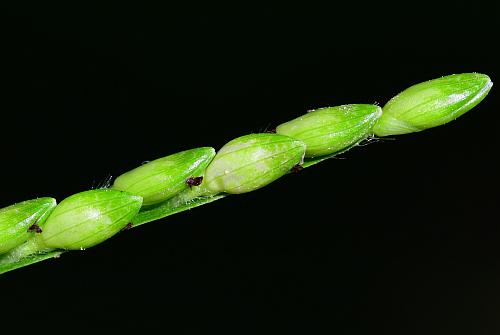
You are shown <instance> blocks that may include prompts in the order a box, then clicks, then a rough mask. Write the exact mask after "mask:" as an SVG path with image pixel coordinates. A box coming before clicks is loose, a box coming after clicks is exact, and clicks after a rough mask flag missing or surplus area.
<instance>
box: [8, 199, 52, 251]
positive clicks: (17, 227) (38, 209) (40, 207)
mask: <svg viewBox="0 0 500 335" xmlns="http://www.w3.org/2000/svg"><path fill="white" fill-rule="evenodd" d="M55 207H56V200H55V199H53V198H39V199H33V200H27V201H23V202H20V203H17V204H15V205H12V206H9V207H5V208H2V209H0V254H3V253H5V252H7V251H9V250H10V249H13V248H15V247H17V246H18V245H20V244H22V243H24V242H25V241H27V240H28V239H29V238H30V237H31V236H33V233H36V232H41V231H42V229H43V226H44V222H45V220H46V219H47V217H48V216H49V214H50V213H51V212H52V210H54V208H55ZM34 225H36V226H34ZM30 228H31V229H30Z"/></svg>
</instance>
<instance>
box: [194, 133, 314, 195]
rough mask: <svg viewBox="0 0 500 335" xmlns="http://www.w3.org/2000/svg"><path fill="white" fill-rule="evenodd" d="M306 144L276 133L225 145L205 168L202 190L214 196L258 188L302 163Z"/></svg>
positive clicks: (255, 136) (243, 138) (247, 136)
mask: <svg viewBox="0 0 500 335" xmlns="http://www.w3.org/2000/svg"><path fill="white" fill-rule="evenodd" d="M304 153H305V144H304V142H302V141H299V140H296V139H293V138H291V137H288V136H283V135H278V134H252V135H246V136H242V137H238V138H237V139H234V140H232V141H230V142H229V143H227V144H226V145H224V147H222V149H221V150H220V151H219V152H218V153H217V155H216V156H215V158H214V160H213V161H212V163H210V165H209V166H208V168H207V170H206V173H205V178H206V179H205V180H206V182H205V183H204V185H205V187H206V188H207V189H209V190H210V191H211V192H213V193H215V194H217V193H221V192H225V193H232V194H238V193H245V192H250V191H253V190H256V189H258V188H261V187H263V186H265V185H267V184H269V183H270V182H272V181H274V180H276V179H278V178H279V177H281V176H283V175H284V174H286V173H288V171H290V169H291V168H292V167H293V166H295V165H296V164H299V163H301V162H302V160H303V158H304Z"/></svg>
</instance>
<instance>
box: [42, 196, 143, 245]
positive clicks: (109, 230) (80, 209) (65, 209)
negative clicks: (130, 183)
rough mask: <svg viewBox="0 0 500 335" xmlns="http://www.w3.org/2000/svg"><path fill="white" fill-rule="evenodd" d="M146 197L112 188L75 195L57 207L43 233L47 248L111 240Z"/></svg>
mask: <svg viewBox="0 0 500 335" xmlns="http://www.w3.org/2000/svg"><path fill="white" fill-rule="evenodd" d="M141 205H142V198H141V197H140V196H135V195H131V194H128V193H126V192H121V191H117V190H111V189H100V190H92V191H86V192H82V193H77V194H75V195H72V196H70V197H68V198H66V199H64V200H63V201H61V203H60V204H59V205H58V206H57V207H56V209H55V210H54V212H52V214H51V215H50V217H49V218H48V220H47V222H46V223H45V229H44V231H43V233H42V234H41V235H40V238H42V240H43V242H44V243H45V245H46V246H47V247H50V248H57V249H70V250H75V249H85V248H89V247H92V246H94V245H96V244H99V243H101V242H103V241H104V240H107V239H108V238H110V237H111V236H113V235H115V234H116V233H118V232H119V231H120V230H121V229H123V228H124V227H125V226H126V225H127V224H128V223H129V222H130V221H131V220H132V218H133V217H134V216H135V215H136V214H137V213H138V212H139V209H140V208H141Z"/></svg>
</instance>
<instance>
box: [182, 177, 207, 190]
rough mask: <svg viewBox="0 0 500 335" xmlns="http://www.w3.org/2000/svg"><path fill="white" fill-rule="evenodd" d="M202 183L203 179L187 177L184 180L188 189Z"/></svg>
mask: <svg viewBox="0 0 500 335" xmlns="http://www.w3.org/2000/svg"><path fill="white" fill-rule="evenodd" d="M202 181H203V177H189V178H188V179H186V184H188V186H189V188H192V187H193V186H200V185H201V182H202Z"/></svg>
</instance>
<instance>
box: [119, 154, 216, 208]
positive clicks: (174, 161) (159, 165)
mask: <svg viewBox="0 0 500 335" xmlns="http://www.w3.org/2000/svg"><path fill="white" fill-rule="evenodd" d="M214 156H215V150H214V149H213V148H209V147H204V148H196V149H191V150H186V151H182V152H179V153H176V154H173V155H170V156H167V157H163V158H160V159H156V160H154V161H151V162H149V163H147V164H144V165H142V166H139V167H138V168H135V169H133V170H131V171H129V172H126V173H124V174H122V175H121V176H119V177H118V178H116V180H115V183H114V184H113V188H114V189H117V190H120V191H126V192H129V193H131V194H134V195H139V196H141V197H143V199H144V205H146V206H147V205H153V204H156V203H159V202H162V201H165V200H167V199H169V198H171V197H172V196H174V195H175V194H176V193H179V192H180V191H182V190H184V189H186V188H188V185H187V184H186V179H188V178H189V177H198V176H201V175H202V174H203V171H204V170H205V168H206V167H207V165H208V164H209V163H210V161H211V160H212V158H213V157H214Z"/></svg>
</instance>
